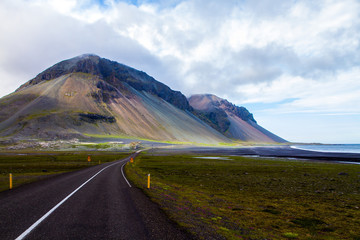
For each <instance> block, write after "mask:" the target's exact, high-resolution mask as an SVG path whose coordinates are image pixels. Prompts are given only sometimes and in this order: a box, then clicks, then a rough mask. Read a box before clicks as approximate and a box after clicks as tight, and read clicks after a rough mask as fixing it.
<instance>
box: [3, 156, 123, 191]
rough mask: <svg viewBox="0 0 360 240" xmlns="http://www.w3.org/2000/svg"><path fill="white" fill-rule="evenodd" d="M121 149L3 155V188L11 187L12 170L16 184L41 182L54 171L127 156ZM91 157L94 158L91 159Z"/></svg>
mask: <svg viewBox="0 0 360 240" xmlns="http://www.w3.org/2000/svg"><path fill="white" fill-rule="evenodd" d="M128 155H129V154H128V153H124V152H122V153H119V152H95V151H92V152H41V153H39V152H33V153H29V152H21V153H19V152H18V153H14V152H13V153H7V154H1V155H0V191H4V190H7V189H9V173H12V175H13V187H18V186H20V185H22V184H25V183H29V182H34V181H38V180H40V179H43V178H46V177H49V176H51V175H54V174H59V173H64V172H70V171H75V170H79V169H81V168H86V167H89V166H93V165H97V164H100V163H106V162H111V161H114V160H117V159H121V158H124V157H126V156H128ZM88 156H90V158H91V161H90V162H88Z"/></svg>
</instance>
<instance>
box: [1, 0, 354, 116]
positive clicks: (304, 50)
mask: <svg viewBox="0 0 360 240" xmlns="http://www.w3.org/2000/svg"><path fill="white" fill-rule="evenodd" d="M359 13H360V3H359V2H358V1H356V0H343V1H338V0H321V1H315V2H314V1H270V0H262V1H235V0H234V1H232V0H231V1H222V2H221V1H205V0H194V1H185V0H184V1H180V0H174V1H147V0H143V1H142V0H140V1H113V0H107V1H95V0H83V1H81V0H66V1H65V0H64V1H63V0H61V1H58V0H56V1H49V0H36V1H26V0H3V1H1V3H0V21H1V22H2V23H3V24H2V25H0V31H1V32H2V33H5V34H2V37H1V39H0V51H1V53H2V54H1V56H0V79H1V81H2V82H4V85H7V86H9V87H8V88H6V89H3V90H2V91H3V92H0V95H4V94H6V93H8V92H9V89H11V88H13V89H15V88H16V87H17V86H19V85H20V84H22V83H24V82H25V81H27V80H29V79H31V78H32V77H34V76H35V75H36V74H37V73H39V72H40V71H42V70H44V69H45V68H47V67H49V66H50V65H52V64H55V63H56V62H58V61H60V60H63V59H66V58H70V57H73V56H76V55H80V54H82V53H88V52H90V53H95V54H98V55H100V56H103V57H106V58H110V59H112V60H116V61H119V62H122V63H124V64H127V65H130V66H132V67H135V68H137V69H140V70H143V71H146V72H147V73H148V74H150V75H152V76H154V77H155V78H156V79H157V80H159V81H161V82H163V83H165V84H167V85H169V86H170V87H172V88H174V89H176V90H181V91H182V92H184V93H185V94H186V95H190V94H193V93H215V94H217V95H219V96H220V97H227V98H229V100H230V101H232V102H235V103H237V104H239V105H241V104H243V103H276V102H277V103H279V102H284V100H286V99H297V100H293V101H292V102H291V103H288V102H286V103H283V104H281V108H277V110H278V111H285V109H299V110H298V111H300V109H301V111H319V110H326V111H327V112H328V113H331V112H332V113H337V112H338V111H341V107H336V108H332V107H331V106H333V104H334V102H335V104H336V102H337V103H339V104H337V105H339V106H340V103H341V106H344V107H343V108H349V110H347V112H349V111H350V109H353V108H354V107H353V103H354V102H356V103H358V102H359V98H360V95H357V94H358V86H359V85H358V83H357V80H352V79H357V78H356V76H354V73H357V71H358V69H357V65H358V63H359V60H360V59H359V58H360V56H359V54H358V52H359V50H360V49H359V48H360V44H359V39H360V17H359V16H360V14H359ZM332 88H336V92H334V91H333V90H331V89H332ZM319 92H320V93H321V94H319ZM314 96H316V97H314ZM335 96H336V97H335ZM350 96H351V97H350ZM348 106H349V107H348ZM332 109H333V110H332ZM353 110H354V109H353Z"/></svg>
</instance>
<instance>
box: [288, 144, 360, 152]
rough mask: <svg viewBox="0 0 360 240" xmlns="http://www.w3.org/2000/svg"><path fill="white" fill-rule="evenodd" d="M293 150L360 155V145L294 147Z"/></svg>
mask: <svg viewBox="0 0 360 240" xmlns="http://www.w3.org/2000/svg"><path fill="white" fill-rule="evenodd" d="M291 147H292V148H297V149H303V150H309V151H315V152H340V153H360V144H324V145H311V144H309V145H293V146H291Z"/></svg>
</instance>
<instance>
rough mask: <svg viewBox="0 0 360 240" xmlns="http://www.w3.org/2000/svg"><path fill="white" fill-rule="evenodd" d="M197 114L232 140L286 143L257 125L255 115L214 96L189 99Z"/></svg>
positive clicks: (198, 96) (202, 95)
mask: <svg viewBox="0 0 360 240" xmlns="http://www.w3.org/2000/svg"><path fill="white" fill-rule="evenodd" d="M188 100H189V103H190V105H191V107H193V108H194V112H195V114H196V115H197V116H198V117H199V118H200V119H201V120H203V121H204V122H206V123H208V124H209V125H210V126H211V127H213V128H214V129H216V130H218V131H219V132H221V133H222V134H224V135H225V136H227V137H229V138H231V139H238V140H242V141H253V142H269V143H270V142H280V143H281V142H286V140H284V139H282V138H280V137H278V136H276V135H275V134H273V133H271V132H269V131H267V130H266V129H264V128H262V127H261V126H259V125H258V124H257V122H256V121H255V119H254V116H253V114H251V113H250V112H249V111H248V110H247V109H246V108H244V107H238V106H235V105H234V104H232V103H230V102H228V101H227V100H225V99H222V98H219V97H217V96H215V95H212V94H197V95H193V96H191V97H190V98H189V99H188Z"/></svg>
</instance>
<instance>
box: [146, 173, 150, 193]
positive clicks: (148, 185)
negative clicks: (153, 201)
mask: <svg viewBox="0 0 360 240" xmlns="http://www.w3.org/2000/svg"><path fill="white" fill-rule="evenodd" d="M147 188H149V189H150V173H149V174H148V182H147Z"/></svg>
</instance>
